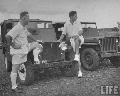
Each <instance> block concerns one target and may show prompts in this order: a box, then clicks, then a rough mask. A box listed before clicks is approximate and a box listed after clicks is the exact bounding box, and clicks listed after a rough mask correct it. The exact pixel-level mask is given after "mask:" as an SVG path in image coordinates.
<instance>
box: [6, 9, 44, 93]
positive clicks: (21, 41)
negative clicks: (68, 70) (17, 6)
mask: <svg viewBox="0 0 120 96" xmlns="http://www.w3.org/2000/svg"><path fill="white" fill-rule="evenodd" d="M28 22H29V13H28V12H26V11H23V12H21V13H20V21H19V22H18V24H17V25H15V26H14V27H13V28H12V29H11V30H10V31H9V32H8V33H7V34H6V39H7V45H8V47H9V46H10V54H11V55H12V71H11V75H10V77H11V83H12V91H15V92H22V90H21V89H20V88H18V86H17V84H16V78H17V72H18V70H19V67H20V64H22V63H24V62H26V61H27V54H28V52H29V51H31V50H32V49H36V48H38V49H39V52H42V45H40V44H39V43H38V42H36V40H35V39H34V38H33V37H32V35H31V33H29V32H28V30H27V28H26V25H28ZM27 37H29V38H31V39H32V40H33V41H35V42H32V43H28V40H27ZM8 49H9V48H8ZM36 58H37V57H34V60H36ZM37 59H38V58H37Z"/></svg>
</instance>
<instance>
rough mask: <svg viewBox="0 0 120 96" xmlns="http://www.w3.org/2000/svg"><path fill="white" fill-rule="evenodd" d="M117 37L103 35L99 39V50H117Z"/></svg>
mask: <svg viewBox="0 0 120 96" xmlns="http://www.w3.org/2000/svg"><path fill="white" fill-rule="evenodd" d="M118 39H119V38H118V37H105V38H101V39H100V44H101V51H104V52H116V51H118Z"/></svg>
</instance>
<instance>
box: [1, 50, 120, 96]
mask: <svg viewBox="0 0 120 96" xmlns="http://www.w3.org/2000/svg"><path fill="white" fill-rule="evenodd" d="M108 63H109V62H107V64H108ZM107 64H106V63H104V65H102V66H101V67H100V68H99V69H98V70H97V71H93V72H90V71H85V70H82V71H83V77H82V78H77V77H65V76H62V75H61V74H60V73H59V74H57V75H56V74H54V72H53V71H49V72H48V73H49V75H47V76H46V75H45V74H42V75H40V76H39V77H40V78H39V80H37V81H35V82H34V84H32V85H31V86H23V85H22V87H23V89H24V92H23V93H21V94H19V93H12V92H11V90H10V89H11V82H10V76H9V75H10V73H7V72H6V71H5V65H4V62H3V56H2V53H1V52H0V96H120V94H119V95H114V94H112V95H101V86H106V85H107V86H110V85H111V86H114V85H116V86H119V87H120V67H118V66H117V67H115V66H111V65H107ZM119 89H120V88H119ZM119 92H120V90H119Z"/></svg>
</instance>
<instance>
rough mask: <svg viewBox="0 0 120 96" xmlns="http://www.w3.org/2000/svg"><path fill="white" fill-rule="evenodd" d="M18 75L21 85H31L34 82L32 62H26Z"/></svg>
mask: <svg viewBox="0 0 120 96" xmlns="http://www.w3.org/2000/svg"><path fill="white" fill-rule="evenodd" d="M18 75H19V76H18V79H19V82H20V84H23V85H31V84H32V83H33V82H34V70H33V67H32V64H31V62H26V63H24V64H22V65H20V69H19V70H18Z"/></svg>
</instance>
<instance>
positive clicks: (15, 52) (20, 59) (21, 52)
mask: <svg viewBox="0 0 120 96" xmlns="http://www.w3.org/2000/svg"><path fill="white" fill-rule="evenodd" d="M34 48H39V49H40V50H41V51H42V48H43V47H42V45H41V44H38V43H37V42H32V43H29V44H27V45H24V46H22V48H20V49H14V48H12V47H11V49H10V54H11V55H12V64H21V63H24V62H26V61H27V54H28V52H30V51H31V50H32V49H34Z"/></svg>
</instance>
